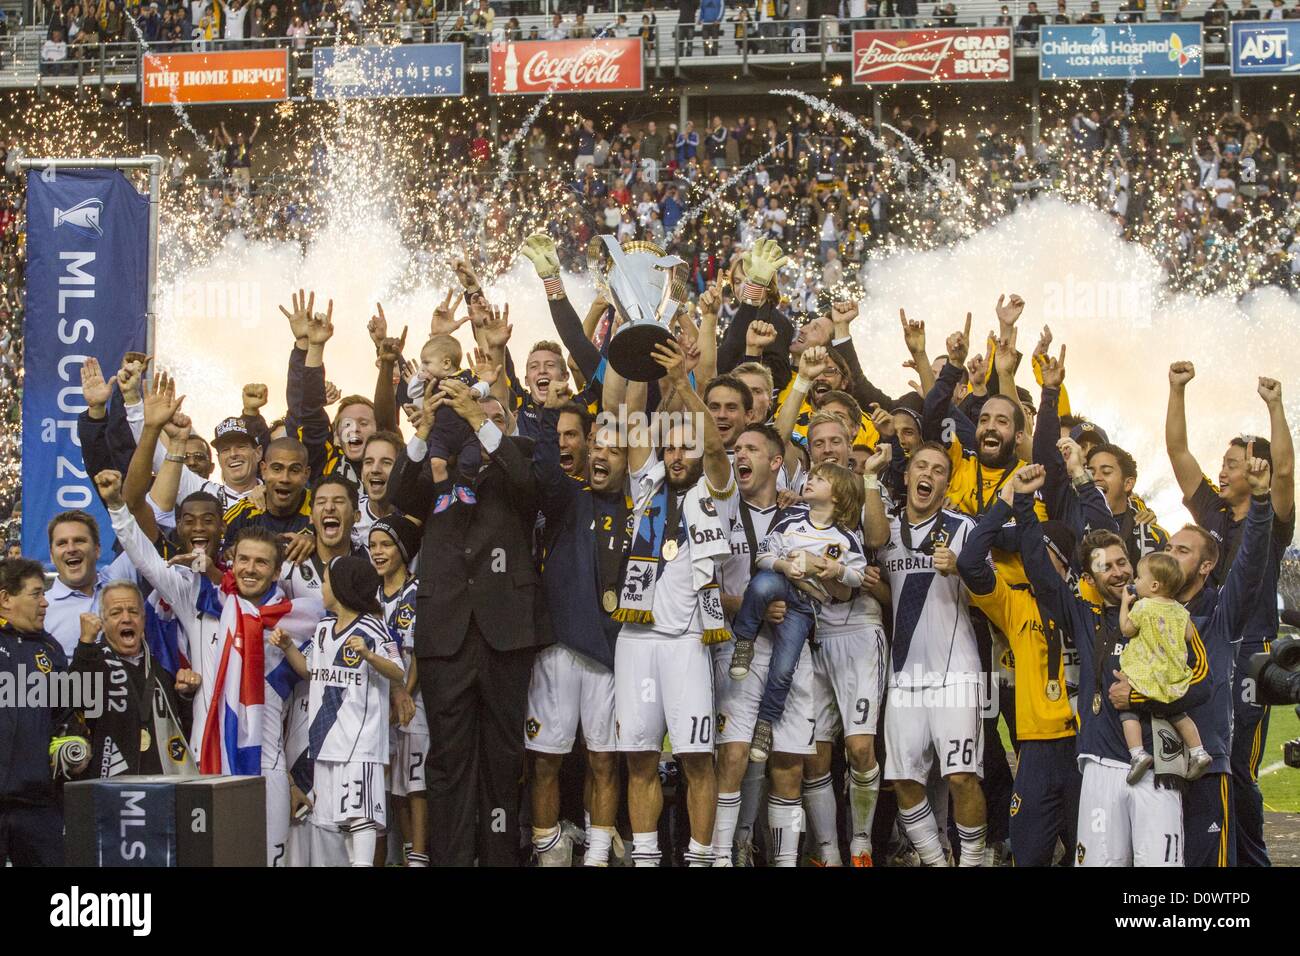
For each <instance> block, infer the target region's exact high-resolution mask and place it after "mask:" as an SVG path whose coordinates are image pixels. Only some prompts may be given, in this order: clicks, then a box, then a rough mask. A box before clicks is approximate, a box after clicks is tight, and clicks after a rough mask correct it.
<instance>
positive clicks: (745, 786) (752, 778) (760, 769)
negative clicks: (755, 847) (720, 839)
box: [732, 761, 767, 846]
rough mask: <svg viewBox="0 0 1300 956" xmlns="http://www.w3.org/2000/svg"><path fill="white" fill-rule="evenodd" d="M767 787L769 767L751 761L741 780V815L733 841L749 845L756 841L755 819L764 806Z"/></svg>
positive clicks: (737, 820) (737, 821)
mask: <svg viewBox="0 0 1300 956" xmlns="http://www.w3.org/2000/svg"><path fill="white" fill-rule="evenodd" d="M766 789H767V768H766V767H764V766H763V765H762V764H761V763H754V762H753V761H750V763H749V766H748V767H747V768H746V769H745V776H744V778H743V779H742V780H741V781H740V816H739V817H738V818H737V819H736V838H735V840H733V841H732V842H733V843H739V844H741V845H742V846H748V845H750V844H752V843H753V842H754V821H755V820H757V819H758V812H759V810H760V809H761V808H762V806H763V794H764V791H766Z"/></svg>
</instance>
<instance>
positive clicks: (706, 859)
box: [686, 837, 713, 866]
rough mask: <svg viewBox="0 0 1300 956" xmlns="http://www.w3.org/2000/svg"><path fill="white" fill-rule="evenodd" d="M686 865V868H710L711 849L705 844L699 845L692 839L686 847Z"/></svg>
mask: <svg viewBox="0 0 1300 956" xmlns="http://www.w3.org/2000/svg"><path fill="white" fill-rule="evenodd" d="M686 865H687V866H712V865H713V847H711V846H709V845H708V844H707V843H701V842H700V841H699V840H696V839H695V838H694V837H691V842H690V843H689V844H687V846H686Z"/></svg>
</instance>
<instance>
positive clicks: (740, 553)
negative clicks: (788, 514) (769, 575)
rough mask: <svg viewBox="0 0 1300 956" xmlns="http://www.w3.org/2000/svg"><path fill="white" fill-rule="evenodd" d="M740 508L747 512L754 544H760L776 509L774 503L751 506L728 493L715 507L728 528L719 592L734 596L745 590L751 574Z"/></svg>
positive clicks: (774, 516) (776, 511)
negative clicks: (729, 549)
mask: <svg viewBox="0 0 1300 956" xmlns="http://www.w3.org/2000/svg"><path fill="white" fill-rule="evenodd" d="M741 508H744V509H745V510H746V511H747V512H749V520H750V524H751V526H752V527H753V529H754V545H755V548H759V547H762V544H763V539H764V538H766V537H767V532H768V530H769V529H770V528H771V527H772V522H773V521H774V520H775V519H776V516H777V513H778V510H779V509H778V508H777V506H776V505H775V504H773V505H771V506H770V507H767V508H755V507H753V506H751V505H748V504H746V503H745V501H744V499H743V498H742V497H741V496H740V495H739V494H735V495H732V496H731V497H730V498H728V499H727V500H726V501H725V502H723V503H722V504H721V505H720V506H719V507H718V517H720V518H721V519H722V526H723V527H724V528H730V529H731V530H730V534H729V537H728V541H729V542H730V544H731V556H730V557H728V558H725V559H724V560H723V561H722V563H721V565H720V568H721V573H720V574H719V577H718V583H719V584H720V585H721V587H722V593H723V594H734V595H736V596H737V597H739V596H741V595H743V594H744V593H745V588H747V587H748V586H749V579H750V577H751V576H752V575H751V574H750V573H749V567H750V552H749V538H748V536H747V535H746V534H745V524H744V521H743V520H742V519H741V516H740V509H741Z"/></svg>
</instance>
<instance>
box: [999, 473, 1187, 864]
mask: <svg viewBox="0 0 1300 956" xmlns="http://www.w3.org/2000/svg"><path fill="white" fill-rule="evenodd" d="M1013 480H1014V481H1015V482H1016V484H1015V516H1016V524H1017V525H1018V526H1019V527H1020V548H1021V556H1022V558H1023V560H1024V568H1025V573H1026V575H1027V576H1028V578H1029V583H1030V585H1031V586H1032V587H1033V589H1034V594H1035V596H1036V598H1037V600H1038V603H1039V607H1040V608H1043V609H1044V610H1047V609H1048V608H1050V614H1049V616H1050V617H1051V618H1053V619H1055V620H1057V621H1059V622H1060V624H1061V626H1062V627H1063V628H1065V629H1066V630H1068V631H1069V633H1070V634H1071V635H1072V636H1073V638H1074V642H1075V645H1076V647H1077V648H1078V650H1079V721H1080V730H1079V749H1078V754H1079V757H1078V759H1079V765H1080V767H1081V768H1082V771H1083V782H1082V785H1081V788H1080V793H1079V824H1078V844H1077V846H1076V847H1075V862H1076V863H1077V864H1078V865H1079V866H1130V865H1134V866H1182V865H1183V842H1182V841H1183V825H1182V823H1183V821H1182V801H1181V799H1180V796H1179V793H1178V791H1177V790H1176V789H1171V788H1169V787H1164V786H1161V787H1158V786H1156V783H1155V780H1154V779H1153V776H1152V775H1148V776H1146V777H1143V778H1142V779H1141V780H1139V781H1138V782H1137V783H1135V784H1132V785H1130V784H1129V783H1128V782H1127V780H1126V778H1127V777H1128V774H1129V765H1130V760H1131V755H1130V754H1129V748H1128V745H1127V744H1126V743H1125V739H1124V732H1123V730H1122V727H1121V723H1122V721H1121V719H1120V716H1119V713H1120V710H1127V709H1136V710H1139V711H1142V712H1143V713H1144V714H1152V715H1156V716H1161V715H1171V714H1177V713H1181V712H1184V711H1186V710H1187V709H1188V708H1190V707H1193V706H1196V705H1197V704H1200V703H1202V702H1203V701H1205V700H1206V699H1208V696H1209V689H1210V688H1209V683H1208V681H1207V680H1206V666H1205V651H1204V646H1203V645H1202V643H1201V641H1200V638H1199V637H1198V636H1196V635H1193V638H1192V640H1191V641H1190V642H1189V643H1188V655H1187V656H1188V661H1187V663H1188V666H1189V668H1190V670H1191V673H1192V679H1191V682H1190V685H1189V688H1188V693H1187V694H1186V695H1184V696H1183V697H1182V698H1180V699H1178V700H1176V701H1172V702H1169V703H1162V704H1156V703H1154V702H1151V701H1147V700H1145V699H1144V698H1141V697H1140V696H1139V695H1137V694H1133V693H1131V692H1130V688H1129V686H1128V682H1127V680H1125V679H1124V676H1123V674H1122V673H1121V672H1120V670H1119V658H1120V654H1121V653H1122V652H1123V650H1124V646H1125V644H1126V643H1127V641H1128V638H1126V637H1125V635H1124V634H1123V632H1122V631H1121V629H1120V623H1119V606H1120V601H1121V598H1122V595H1123V593H1124V592H1125V590H1126V589H1127V588H1128V586H1129V583H1130V582H1131V581H1132V580H1133V567H1132V565H1131V564H1130V563H1129V559H1128V550H1127V548H1126V547H1125V546H1124V541H1123V540H1122V539H1121V538H1120V536H1119V535H1118V534H1116V533H1115V532H1114V531H1112V530H1109V529H1098V530H1094V531H1090V532H1088V534H1087V535H1086V536H1085V537H1084V539H1083V540H1082V541H1081V542H1080V544H1079V551H1078V555H1077V561H1078V565H1077V566H1078V567H1080V568H1082V569H1083V575H1082V583H1083V584H1084V585H1086V587H1087V588H1088V589H1090V591H1091V592H1092V593H1096V594H1097V595H1099V597H1100V604H1093V603H1092V602H1090V601H1086V600H1084V599H1083V598H1081V597H1079V596H1078V595H1077V594H1076V593H1075V592H1074V591H1073V590H1072V589H1071V588H1070V586H1069V585H1068V584H1067V583H1066V582H1064V581H1063V580H1062V578H1061V575H1060V574H1059V572H1058V571H1057V569H1056V568H1055V567H1054V566H1053V564H1052V562H1051V560H1050V559H1049V558H1048V556H1047V549H1046V547H1044V546H1043V545H1042V540H1041V537H1042V529H1041V526H1040V524H1039V521H1038V516H1037V514H1035V511H1034V497H1033V495H1034V492H1035V491H1037V490H1038V488H1040V487H1041V486H1042V483H1043V480H1044V474H1043V470H1042V466H1039V465H1035V466H1032V467H1031V468H1026V469H1023V470H1022V471H1020V472H1018V473H1017V476H1016V478H1015V479H1013ZM1152 733H1153V730H1152V728H1151V724H1150V722H1149V721H1148V720H1145V719H1144V720H1143V740H1144V746H1145V747H1146V749H1147V751H1148V752H1151V751H1150V744H1149V743H1148V742H1149V741H1150V740H1151V739H1152ZM1096 820H1102V821H1104V825H1103V826H1095V825H1094V821H1096Z"/></svg>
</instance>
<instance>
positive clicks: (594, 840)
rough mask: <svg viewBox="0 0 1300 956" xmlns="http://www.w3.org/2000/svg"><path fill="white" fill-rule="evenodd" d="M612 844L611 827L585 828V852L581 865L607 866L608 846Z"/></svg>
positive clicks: (612, 830)
mask: <svg viewBox="0 0 1300 956" xmlns="http://www.w3.org/2000/svg"><path fill="white" fill-rule="evenodd" d="M613 845H614V828H613V827H588V828H587V853H586V855H585V856H583V858H582V865H583V866H609V848H610V847H611V846H613Z"/></svg>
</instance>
